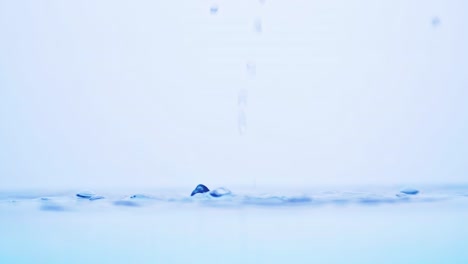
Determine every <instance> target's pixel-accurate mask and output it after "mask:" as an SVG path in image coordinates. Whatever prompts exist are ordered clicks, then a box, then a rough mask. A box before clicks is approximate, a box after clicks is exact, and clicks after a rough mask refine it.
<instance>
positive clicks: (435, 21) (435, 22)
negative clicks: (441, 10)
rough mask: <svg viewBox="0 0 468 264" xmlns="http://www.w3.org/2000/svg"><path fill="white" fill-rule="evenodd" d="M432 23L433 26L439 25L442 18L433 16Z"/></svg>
mask: <svg viewBox="0 0 468 264" xmlns="http://www.w3.org/2000/svg"><path fill="white" fill-rule="evenodd" d="M431 23H432V26H433V27H435V28H436V27H438V26H439V25H440V18H439V17H437V16H435V17H433V18H432V21H431Z"/></svg>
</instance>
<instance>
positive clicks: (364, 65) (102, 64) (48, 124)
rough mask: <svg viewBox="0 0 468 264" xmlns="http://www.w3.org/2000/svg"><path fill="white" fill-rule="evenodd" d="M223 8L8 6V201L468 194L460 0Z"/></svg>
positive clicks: (1, 60) (465, 30)
mask: <svg viewBox="0 0 468 264" xmlns="http://www.w3.org/2000/svg"><path fill="white" fill-rule="evenodd" d="M213 3H214V2H213V1H205V0H201V1H94V0H93V1H91V0H80V1H35V0H34V1H33V0H30V1H26V0H18V1H7V0H0V187H1V188H6V189H8V188H25V187H28V188H29V187H37V188H44V187H49V188H62V187H103V186H105V187H129V186H132V187H141V186H145V187H151V186H154V187H159V186H176V185H180V184H181V183H184V184H188V185H190V186H194V185H195V184H197V183H201V182H203V183H207V184H209V185H210V186H211V185H217V184H222V185H226V186H229V185H231V184H244V185H254V184H258V185H267V184H288V185H304V184H311V185H315V184H348V183H358V184H394V183H397V184H406V183H426V184H430V183H460V182H467V173H468V162H466V157H468V137H467V136H466V135H468V74H467V72H468V70H467V69H468V49H467V47H468V27H467V26H468V16H467V10H468V2H467V1H463V0H459V1H455V0H450V1H403V0H399V1H376V0H368V1H349V0H332V1H305V0H304V1H296V0H292V1H275V0H268V1H266V2H265V4H263V5H261V4H260V3H259V2H258V1H245V0H241V1H216V3H217V4H218V6H219V12H218V14H216V15H211V14H210V12H209V8H210V6H211V4H213ZM434 17H438V18H440V25H439V26H437V27H434V26H433V25H432V22H431V21H432V19H433V18H434ZM259 18H260V19H261V21H262V29H263V32H262V33H261V34H258V33H256V32H255V31H254V30H253V25H254V22H255V20H256V19H259ZM251 61H253V62H255V63H256V67H257V73H256V76H255V78H249V76H248V74H247V73H246V63H248V62H251ZM241 89H247V90H248V106H247V109H246V111H247V120H248V121H247V122H248V123H247V126H248V127H247V132H246V134H244V135H239V133H238V128H237V118H238V106H237V94H238V91H239V90H241Z"/></svg>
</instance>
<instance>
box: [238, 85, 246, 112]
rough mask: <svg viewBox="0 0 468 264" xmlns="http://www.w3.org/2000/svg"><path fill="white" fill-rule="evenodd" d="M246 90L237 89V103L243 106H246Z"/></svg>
mask: <svg viewBox="0 0 468 264" xmlns="http://www.w3.org/2000/svg"><path fill="white" fill-rule="evenodd" d="M247 96H248V94H247V90H245V89H242V90H240V91H239V94H238V95H237V104H238V105H239V106H240V107H242V108H244V107H246V106H247Z"/></svg>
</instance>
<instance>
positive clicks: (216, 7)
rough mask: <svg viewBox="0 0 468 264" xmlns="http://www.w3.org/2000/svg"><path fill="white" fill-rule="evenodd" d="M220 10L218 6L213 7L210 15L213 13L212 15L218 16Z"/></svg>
mask: <svg viewBox="0 0 468 264" xmlns="http://www.w3.org/2000/svg"><path fill="white" fill-rule="evenodd" d="M218 9H219V8H218V5H212V6H211V7H210V13H211V14H212V15H216V14H217V13H218Z"/></svg>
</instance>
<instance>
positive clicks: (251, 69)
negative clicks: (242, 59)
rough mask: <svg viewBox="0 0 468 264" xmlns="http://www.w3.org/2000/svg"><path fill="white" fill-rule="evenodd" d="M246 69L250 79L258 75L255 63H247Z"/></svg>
mask: <svg viewBox="0 0 468 264" xmlns="http://www.w3.org/2000/svg"><path fill="white" fill-rule="evenodd" d="M245 68H246V70H247V74H248V75H249V77H251V78H253V77H255V76H256V75H257V64H256V63H255V62H253V61H249V62H247V63H246V65H245Z"/></svg>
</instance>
